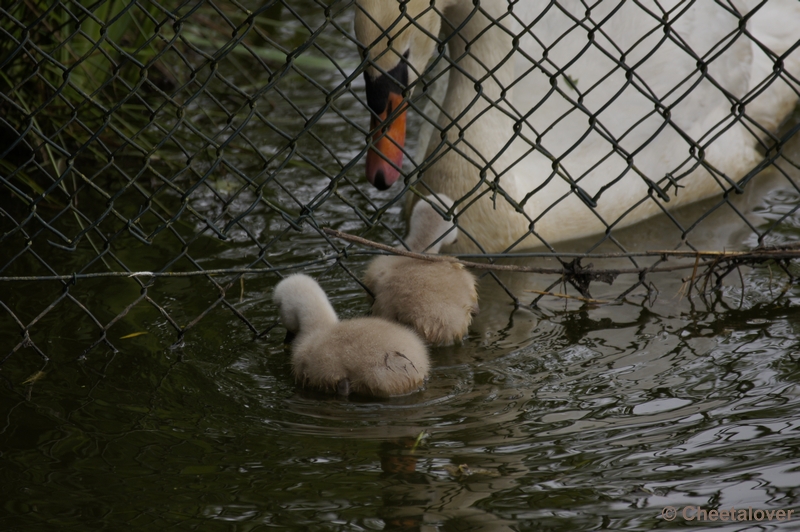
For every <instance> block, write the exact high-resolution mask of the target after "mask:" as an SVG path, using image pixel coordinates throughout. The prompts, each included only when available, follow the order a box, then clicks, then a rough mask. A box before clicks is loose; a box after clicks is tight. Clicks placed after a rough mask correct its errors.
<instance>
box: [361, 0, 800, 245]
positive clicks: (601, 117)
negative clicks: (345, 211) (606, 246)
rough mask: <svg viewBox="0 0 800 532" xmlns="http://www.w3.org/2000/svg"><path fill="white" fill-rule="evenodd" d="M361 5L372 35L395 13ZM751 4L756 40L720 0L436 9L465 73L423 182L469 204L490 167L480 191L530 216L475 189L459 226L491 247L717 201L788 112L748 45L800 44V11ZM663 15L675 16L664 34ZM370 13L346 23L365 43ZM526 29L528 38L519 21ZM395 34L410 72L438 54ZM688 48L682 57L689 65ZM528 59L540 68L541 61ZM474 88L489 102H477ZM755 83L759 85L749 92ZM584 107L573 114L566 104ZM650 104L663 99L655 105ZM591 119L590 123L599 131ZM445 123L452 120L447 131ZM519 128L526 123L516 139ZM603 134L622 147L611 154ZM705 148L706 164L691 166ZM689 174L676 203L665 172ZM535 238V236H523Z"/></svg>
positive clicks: (421, 7)
mask: <svg viewBox="0 0 800 532" xmlns="http://www.w3.org/2000/svg"><path fill="white" fill-rule="evenodd" d="M358 3H359V5H360V7H361V9H362V10H363V11H365V12H367V13H369V15H370V17H372V18H373V19H374V20H375V21H376V22H377V23H378V24H379V25H380V26H382V27H389V26H390V25H391V23H392V22H393V21H394V20H395V19H396V18H397V15H398V5H400V4H399V3H398V2H391V1H387V0H358ZM760 4H761V2H759V1H757V0H733V1H732V2H731V5H732V6H733V7H734V8H735V9H737V10H738V11H739V12H740V13H741V14H747V13H750V12H751V11H752V10H754V9H756V8H757V7H758V10H757V11H756V12H755V14H753V15H752V16H751V18H750V19H749V20H748V21H747V27H746V29H747V32H749V33H750V34H751V35H752V36H753V37H754V39H755V40H754V39H751V38H750V37H749V36H748V35H746V34H745V33H742V32H740V31H739V24H740V22H739V18H737V17H736V16H734V15H733V14H732V13H731V12H730V11H729V10H726V8H725V7H723V6H721V5H720V4H718V3H716V2H690V3H687V2H682V1H678V0H672V1H659V2H655V1H654V0H643V1H641V2H636V3H634V2H622V3H620V2H599V3H596V4H594V5H593V7H592V8H591V15H590V18H589V19H587V18H586V11H587V8H586V4H585V3H584V2H582V1H580V0H563V1H560V2H559V3H558V4H557V5H555V4H552V3H549V2H517V3H515V4H514V7H513V13H514V16H510V15H509V14H508V10H509V7H508V3H507V2H506V1H502V0H484V1H483V2H481V11H480V12H477V13H475V12H474V6H473V2H472V1H471V0H444V1H437V2H436V6H437V9H439V11H440V12H442V13H443V14H444V17H443V18H444V19H446V20H445V22H444V24H443V26H442V31H443V32H444V33H447V32H448V31H452V28H454V27H459V26H461V25H462V24H463V26H462V27H460V29H459V32H458V35H455V36H453V35H451V36H450V37H449V38H448V43H449V54H450V59H451V60H452V61H455V62H456V63H457V64H458V66H459V68H450V69H449V81H448V88H447V93H446V96H445V97H444V100H443V102H442V112H441V113H440V116H439V124H440V126H442V127H448V129H447V131H448V133H447V142H446V143H443V142H442V141H441V139H440V135H439V132H438V131H434V134H433V135H432V136H431V138H430V140H429V141H428V143H427V146H428V148H427V155H429V156H431V155H432V156H434V157H435V158H436V160H435V162H433V164H432V165H431V166H430V167H429V168H427V169H426V170H425V173H424V175H423V177H422V179H423V180H424V182H425V183H426V184H427V185H428V186H429V187H430V188H431V189H432V190H434V191H436V192H441V193H443V194H447V195H449V196H451V197H453V198H462V197H464V196H467V195H469V196H470V198H474V197H475V196H476V195H477V194H480V193H482V191H483V189H484V188H485V185H480V186H479V187H478V189H477V190H474V188H475V187H476V185H477V184H478V182H479V172H480V169H479V168H478V167H477V166H476V165H475V164H473V163H471V162H469V160H468V159H472V160H473V161H481V165H483V166H486V167H488V172H487V178H488V180H489V181H491V180H494V179H495V178H497V179H499V184H500V185H501V186H502V188H503V189H504V190H505V191H506V192H508V194H509V195H510V196H511V197H512V198H513V199H514V200H515V201H516V202H522V201H524V202H525V203H524V211H525V213H526V215H527V217H526V216H522V215H520V214H519V213H517V212H515V209H514V208H513V206H512V205H510V204H509V203H508V202H506V201H503V200H502V198H499V199H498V198H494V199H495V201H493V196H492V194H484V195H483V197H481V198H480V199H478V201H477V202H476V203H475V204H473V205H471V206H470V207H469V208H468V209H465V210H464V211H463V212H462V213H461V216H460V225H461V227H462V229H464V230H465V231H468V232H469V233H470V234H471V235H472V236H473V237H474V238H475V239H476V240H478V241H479V242H480V243H481V244H482V245H483V246H484V248H485V249H486V250H488V251H499V250H502V249H504V248H506V247H507V246H508V245H510V244H512V243H513V242H515V241H516V240H517V239H518V238H519V237H520V236H522V235H524V234H525V233H526V232H527V231H528V230H529V228H530V227H531V220H533V222H534V224H533V229H534V230H535V231H536V233H537V234H538V235H540V236H541V237H542V238H543V239H545V240H546V241H548V242H550V243H552V242H556V241H560V240H567V239H572V238H578V237H582V236H586V235H590V234H594V233H599V232H602V231H605V230H606V229H607V228H608V227H609V226H611V225H615V226H617V227H618V226H624V225H629V224H631V223H634V222H636V221H639V220H642V219H645V218H647V217H649V216H652V215H654V214H656V213H658V212H661V211H662V207H664V208H673V207H676V206H678V205H682V204H686V203H689V202H693V201H697V200H699V199H702V198H706V197H709V196H711V195H713V194H717V193H721V192H722V191H723V190H724V189H725V188H729V187H730V183H729V182H728V179H729V180H731V181H736V180H738V179H740V178H742V177H743V176H744V175H745V174H746V173H747V172H748V171H750V170H751V169H752V168H754V167H755V166H756V164H757V163H758V162H759V160H760V157H761V156H760V155H759V153H758V151H757V144H758V138H764V137H766V136H767V135H768V132H769V131H774V129H775V128H776V127H777V125H778V124H779V123H780V121H781V120H782V118H783V117H784V116H786V114H787V113H788V112H790V111H791V109H792V107H793V106H794V105H795V104H796V102H797V94H798V92H797V91H798V87H797V85H796V83H795V82H793V81H791V80H789V79H788V77H787V76H779V77H775V74H774V73H773V67H774V58H770V57H769V55H768V54H767V53H766V52H765V51H764V50H763V49H762V48H761V46H760V45H759V44H758V43H756V42H755V41H759V42H760V43H762V44H763V45H764V46H766V47H767V48H769V49H770V50H771V51H772V52H774V54H776V56H780V55H781V54H784V53H786V52H787V51H789V50H790V49H791V48H792V47H793V46H794V45H795V43H796V42H797V40H798V38H799V36H800V33H798V30H797V28H800V2H798V1H797V0H768V1H767V2H766V3H764V4H763V5H760ZM404 5H405V6H406V7H405V8H406V10H407V13H408V16H409V17H412V18H413V17H414V16H415V14H416V13H420V12H425V13H426V18H425V19H424V21H423V22H424V28H425V30H426V31H428V32H430V33H432V34H434V35H435V34H436V33H437V32H438V30H439V28H438V26H437V24H436V22H437V21H435V20H430V10H429V9H428V6H429V2H428V1H427V0H425V1H422V0H411V1H410V2H408V4H404ZM759 6H760V7H759ZM484 13H485V14H487V15H489V16H490V17H491V18H493V19H495V20H497V21H498V22H497V23H492V22H491V21H490V20H489V18H487V17H486V16H485V15H484ZM663 17H666V18H667V20H669V21H670V22H669V32H666V33H665V30H664V24H663V23H662V21H661V20H660V19H661V18H663ZM439 18H440V20H439V21H438V22H441V18H442V17H439ZM368 19H369V17H367V16H359V15H357V17H356V33H357V35H358V36H359V39H360V40H361V41H362V43H364V44H369V43H371V42H372V41H371V40H370V37H372V36H373V35H375V27H374V24H373V23H372V22H365V20H368ZM533 21H536V23H535V24H534V25H533V26H531V27H530V28H529V30H527V31H525V30H524V29H523V24H524V25H529V24H530V23H531V22H533ZM601 22H602V23H601ZM396 27H397V28H401V29H403V32H404V33H409V36H404V40H403V42H399V41H398V42H395V43H393V46H395V47H397V46H405V45H406V44H403V43H412V44H413V46H412V48H411V50H412V53H411V54H410V57H409V62H410V63H411V66H412V68H411V69H410V70H411V71H412V72H414V71H416V72H422V71H423V70H424V68H425V63H426V62H427V60H428V58H429V57H430V55H431V54H432V53H433V52H434V48H433V45H431V44H429V41H430V39H428V40H427V41H426V40H424V39H421V40H415V39H414V38H413V35H412V34H413V32H414V31H415V29H418V28H417V26H414V25H413V24H408V23H407V21H406V24H400V25H398V26H396ZM368 28H369V29H368ZM392 31H395V30H392ZM398 31H399V30H398ZM590 32H591V37H592V39H593V41H592V42H590V38H589V35H590ZM512 36H518V37H519V49H521V50H524V52H525V53H524V54H522V53H520V52H513V51H512V50H513V42H512V38H513V37H512ZM467 42H469V43H470V45H469V53H466V48H465V44H466V43H467ZM385 46H386V45H385V43H384V44H383V49H385ZM426 47H427V48H426ZM684 48H691V50H693V52H694V53H695V54H696V57H695V56H694V55H692V53H689V52H687V51H686V50H685V49H684ZM545 49H546V50H547V53H546V58H545V54H544V51H545ZM395 51H397V53H398V54H399V55H402V54H403V53H404V50H397V49H396V48H395ZM382 52H383V50H382V49H381V43H379V44H378V45H377V46H376V47H375V48H372V49H371V50H370V51H369V53H370V55H371V56H375V57H381V61H383V62H384V63H386V64H385V65H381V66H382V68H386V69H387V70H388V69H389V68H391V67H392V66H393V65H394V64H397V57H399V56H398V55H397V54H395V53H394V51H390V52H389V53H383V54H382ZM426 53H427V56H426ZM389 56H393V57H394V59H391V60H390V59H389ZM526 56H527V57H526ZM698 58H699V59H700V60H701V61H703V62H705V66H703V67H702V68H701V70H705V71H706V74H705V75H703V74H702V73H701V72H700V71H699V70H698ZM531 59H533V60H535V61H537V62H538V65H537V66H536V67H534V64H533V63H532V62H531ZM392 61H394V63H392ZM622 64H624V67H623V66H621V65H622ZM783 68H784V69H785V70H786V71H787V72H789V73H791V74H792V75H793V76H794V78H795V79H797V78H798V77H800V49H794V50H791V52H790V53H789V54H788V55H787V57H785V58H784V59H783ZM487 69H491V70H492V71H491V72H489V70H487ZM560 69H563V70H560ZM415 77H416V76H415V75H411V76H410V79H412V80H413V79H414V78H415ZM476 80H480V82H479V84H480V89H481V92H482V95H483V96H476V88H475V85H476ZM572 82H574V83H575V85H576V87H577V91H576V90H575V89H574V88H573V87H572V86H571V85H572ZM761 87H765V88H764V90H763V91H762V92H760V93H758V90H759V89H760V88H761ZM745 96H747V99H745V101H744V103H745V108H744V109H745V112H746V115H747V117H748V118H743V119H741V120H740V118H739V115H737V114H736V112H734V113H732V111H731V109H732V107H733V106H734V102H735V101H736V100H737V99H741V98H742V97H745ZM579 99H580V103H581V105H582V106H583V110H577V109H576V108H575V105H574V103H573V102H572V101H570V100H573V101H578V100H579ZM656 100H658V101H660V102H661V106H660V107H659V108H658V110H657V109H656V104H655V103H654V101H656ZM665 110H668V113H666V112H665ZM590 116H591V117H592V118H591V119H592V120H596V123H597V127H596V128H594V129H593V128H591V127H590V124H589V121H590ZM452 117H459V119H458V121H457V124H456V126H455V127H452V124H451V120H452ZM518 120H522V121H523V124H524V125H523V127H522V128H521V131H520V135H519V136H516V137H515V136H514V124H515V122H516V121H518ZM751 120H752V121H757V122H758V123H759V124H761V126H762V127H763V128H764V130H761V129H759V127H757V126H754V125H753V123H752V121H751ZM748 129H749V130H748ZM598 130H599V131H600V132H602V134H601V133H600V132H598ZM604 135H605V136H606V137H611V138H614V139H615V140H616V144H617V147H616V149H615V147H614V143H612V142H609V140H608V139H607V138H604ZM423 140H424V139H423ZM537 141H539V142H541V146H542V147H543V148H544V149H546V150H547V151H548V152H549V153H550V154H552V155H553V156H554V157H556V158H558V159H559V162H560V168H559V172H560V173H562V174H564V175H568V176H570V177H571V178H572V179H573V180H575V181H577V184H578V185H579V186H580V187H581V188H582V189H583V190H584V191H585V192H586V193H587V194H588V195H590V196H596V199H597V207H596V209H594V211H593V209H591V208H589V207H588V206H587V205H586V204H585V203H584V202H582V201H581V200H580V198H578V197H577V196H576V195H575V194H573V193H570V185H569V184H568V183H567V182H566V180H565V179H564V176H563V175H561V176H559V175H555V174H554V171H553V162H552V160H551V159H549V158H548V157H547V156H545V155H543V154H542V153H541V152H539V151H535V150H533V151H532V150H531V144H533V143H536V142H537ZM448 144H449V146H454V147H455V149H449V148H448ZM693 144H694V146H693ZM700 150H702V152H703V157H702V159H701V160H698V157H697V156H696V154H698V153H699V152H700ZM690 151H693V152H694V154H695V156H692V155H690ZM498 154H499V155H498ZM629 158H630V162H629V160H628V159H629ZM683 173H688V175H687V176H686V177H685V178H683V179H681V180H680V185H682V186H683V187H684V188H681V189H680V190H679V191H678V192H677V194H676V189H675V187H674V186H673V187H667V186H666V185H667V183H668V180H667V179H665V176H666V175H667V174H670V175H672V176H674V177H679V176H681V174H683ZM498 176H499V177H498ZM642 176H645V177H646V178H647V179H649V180H651V181H653V182H656V183H657V184H658V186H659V187H660V188H662V189H665V190H667V193H668V195H669V197H670V201H669V202H668V203H667V202H664V200H663V199H660V198H658V197H657V196H656V195H655V194H653V195H652V196H651V197H648V189H649V185H648V183H647V182H646V180H645V179H644V178H643V177H642ZM606 186H608V187H609V188H607V189H605V190H604V189H603V187H606ZM534 190H537V192H536V193H535V194H533V195H530V196H528V195H529V194H530V193H531V192H532V191H534ZM528 218H530V219H528ZM540 243H541V242H540V241H539V240H537V239H534V238H533V237H531V238H529V239H528V240H527V241H526V244H527V245H537V244H540ZM472 247H474V246H473V244H471V241H470V239H468V238H462V239H460V241H459V243H458V244H456V249H459V250H467V249H471V248H472Z"/></svg>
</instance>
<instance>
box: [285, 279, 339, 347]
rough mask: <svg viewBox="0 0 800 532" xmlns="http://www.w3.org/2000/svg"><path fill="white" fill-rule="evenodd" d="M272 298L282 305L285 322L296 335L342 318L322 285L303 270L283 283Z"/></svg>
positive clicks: (288, 328)
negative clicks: (337, 314) (338, 316)
mask: <svg viewBox="0 0 800 532" xmlns="http://www.w3.org/2000/svg"><path fill="white" fill-rule="evenodd" d="M272 300H273V301H274V302H275V303H276V304H277V305H278V307H279V308H280V315H281V323H283V326H284V327H286V330H287V331H289V332H290V333H292V334H298V333H300V332H301V331H304V330H308V329H309V328H313V327H320V326H324V325H331V324H334V323H336V322H337V321H339V319H338V318H337V317H336V311H334V310H333V307H332V306H331V303H330V301H328V296H326V295H325V292H324V291H323V290H322V287H321V286H320V285H319V284H318V283H317V282H316V281H315V280H314V279H312V278H311V277H309V276H308V275H304V274H302V273H297V274H294V275H290V276H289V277H287V278H286V279H284V280H283V281H281V282H279V283H278V285H277V286H276V287H275V291H274V292H273V294H272Z"/></svg>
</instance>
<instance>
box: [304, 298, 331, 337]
mask: <svg viewBox="0 0 800 532" xmlns="http://www.w3.org/2000/svg"><path fill="white" fill-rule="evenodd" d="M298 311H299V312H298V313H299V316H298V318H299V322H300V331H299V332H300V334H303V333H307V332H311V331H315V330H319V329H322V328H327V327H330V326H331V325H335V324H336V323H338V322H339V318H338V317H337V316H336V311H335V310H333V306H332V305H331V302H330V301H328V298H327V297H322V298H316V297H315V298H309V299H308V300H307V301H304V304H303V305H302V306H301V307H300V308H299V309H298Z"/></svg>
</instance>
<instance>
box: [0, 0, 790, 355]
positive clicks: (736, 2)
mask: <svg viewBox="0 0 800 532" xmlns="http://www.w3.org/2000/svg"><path fill="white" fill-rule="evenodd" d="M798 6H800V4H799V3H798V2H797V1H796V0H763V1H753V0H726V1H723V0H717V1H714V2H712V1H710V0H708V1H706V0H702V1H699V0H698V1H688V0H664V1H655V0H639V1H625V0H599V1H597V2H591V1H589V2H587V1H578V0H558V1H555V0H554V1H550V2H544V1H542V2H538V1H537V2H533V1H531V2H527V1H511V0H507V1H506V0H474V1H472V0H470V1H465V0H444V1H442V0H424V1H423V0H397V1H395V0H358V1H353V0H349V1H337V0H330V1H313V0H292V1H288V0H281V1H266V2H264V1H261V2H255V1H245V0H241V1H237V0H230V1H227V2H223V1H211V0H206V1H203V0H193V1H185V2H180V1H176V2H172V3H170V2H155V1H147V0H123V1H120V0H59V1H51V0H46V1H45V0H17V1H12V2H10V3H9V2H5V3H4V4H3V7H0V32H2V37H0V87H1V90H0V109H1V112H0V138H1V139H2V140H1V141H0V187H2V192H0V224H1V225H2V231H0V234H1V235H2V236H0V249H1V250H2V253H0V286H2V297H0V306H1V307H2V310H1V311H0V313H1V314H2V315H0V321H2V322H3V329H2V330H4V331H11V330H16V331H18V332H19V335H18V336H16V337H15V338H5V339H3V340H2V344H3V345H2V349H3V352H2V353H0V360H3V361H5V360H6V359H8V357H10V356H12V355H13V354H14V353H17V352H22V351H31V350H32V351H35V352H37V353H39V354H40V355H41V356H42V357H45V359H46V358H47V355H46V351H47V347H46V346H45V345H44V344H45V343H46V341H47V340H46V339H47V329H48V327H49V325H48V324H52V323H53V320H55V319H57V317H58V316H60V315H62V314H63V313H65V312H66V311H67V310H69V312H70V313H71V314H70V315H71V316H75V315H76V313H77V316H78V317H77V318H75V325H74V330H75V331H81V332H79V333H76V335H77V336H78V337H79V338H80V340H79V341H78V345H79V346H80V348H81V350H82V351H83V353H88V352H89V351H91V350H92V349H94V348H97V347H98V346H103V345H105V346H110V347H111V348H114V341H112V336H114V335H112V334H110V333H109V331H111V330H112V328H114V327H115V326H116V325H117V324H119V323H120V322H121V320H123V318H126V317H130V316H132V315H134V314H135V313H136V312H139V310H140V309H142V308H144V309H147V311H148V312H151V313H152V311H155V313H156V315H157V317H158V319H160V320H161V321H162V322H163V323H166V324H168V325H169V326H171V327H172V328H174V330H175V331H176V332H177V335H178V337H179V339H180V338H183V336H184V335H185V334H186V333H187V331H189V330H192V329H193V328H195V327H196V326H197V324H198V323H200V322H201V321H202V320H203V319H210V318H208V317H209V316H211V315H214V313H216V312H220V311H221V312H226V313H233V314H234V315H235V316H237V317H238V318H239V319H240V320H241V321H242V322H243V323H244V324H245V325H246V326H247V327H249V329H250V330H251V331H252V332H253V333H254V334H255V335H262V334H264V333H265V332H266V331H268V330H269V329H270V328H271V327H272V326H273V325H274V324H275V315H274V312H272V311H271V310H269V311H265V310H261V309H263V307H264V305H265V302H268V295H266V296H264V297H263V298H262V299H261V300H258V299H255V300H252V301H250V300H245V299H244V298H243V293H244V280H245V279H248V282H256V283H261V284H260V285H258V286H260V287H261V288H263V290H262V292H263V293H265V294H268V292H269V288H270V287H271V286H272V285H273V284H274V283H275V282H276V281H277V280H278V279H279V278H280V277H281V276H282V275H285V274H287V273H290V272H293V271H302V270H312V271H315V272H318V273H319V272H333V274H334V275H344V276H346V277H348V279H350V278H351V280H348V282H349V283H350V284H351V286H353V287H354V290H355V288H358V286H359V285H358V279H359V277H360V275H361V270H362V267H363V265H364V263H365V261H366V260H368V259H369V257H370V256H371V255H372V254H374V253H379V252H384V251H380V250H377V251H376V250H375V249H374V247H371V244H370V243H372V242H376V243H382V244H384V245H390V246H396V245H398V243H402V238H401V237H402V235H403V232H404V227H405V224H404V221H403V215H402V214H401V210H403V209H402V208H403V206H404V205H405V206H406V208H405V211H408V209H407V206H408V204H410V202H413V201H416V200H418V199H419V198H420V197H422V196H425V195H427V194H430V193H431V192H433V193H444V194H447V195H449V196H450V197H452V198H453V199H455V205H454V207H453V209H451V210H450V211H449V212H448V215H450V216H452V217H453V219H454V221H455V223H456V225H457V226H458V227H459V229H460V231H461V236H460V237H459V242H458V244H457V245H456V247H455V248H453V250H452V251H454V252H456V253H457V254H459V256H460V257H461V258H462V259H463V260H465V261H471V262H473V263H476V264H475V266H476V268H482V269H481V270H478V272H479V273H481V274H482V275H484V276H485V277H487V278H488V279H487V282H490V283H491V282H494V283H496V284H497V288H498V290H500V291H502V292H503V293H505V294H507V297H508V299H509V302H511V303H514V304H516V305H537V304H539V303H540V302H541V301H542V298H543V297H548V296H545V295H543V294H542V293H541V292H551V291H560V292H569V293H571V294H573V296H574V297H576V298H578V299H581V298H583V299H584V300H585V299H589V298H591V296H592V293H591V291H590V288H591V287H593V286H594V284H593V283H596V282H597V281H606V282H611V281H615V284H614V285H613V286H614V288H613V290H614V293H613V294H612V295H613V296H614V298H617V299H622V298H626V297H632V295H635V294H640V295H642V294H643V295H642V297H652V296H653V293H654V290H657V286H656V284H657V283H655V282H654V279H655V277H654V276H655V275H656V274H657V272H660V271H667V270H677V269H682V270H681V271H683V272H684V273H683V275H685V276H686V278H687V279H688V283H689V286H688V288H689V290H691V289H692V288H697V290H701V288H702V289H708V288H709V287H711V286H713V285H714V284H715V283H718V282H719V281H720V280H721V279H722V278H723V277H724V276H725V275H727V274H728V273H731V272H734V271H737V269H738V268H739V266H741V265H747V264H754V263H756V262H761V261H764V260H771V261H772V263H771V264H773V266H774V265H775V264H777V265H778V266H779V267H780V268H783V269H784V271H785V272H786V273H787V274H788V275H789V278H790V279H791V278H792V277H791V272H792V270H791V265H790V262H789V261H790V260H791V259H792V258H794V257H796V256H797V255H796V254H797V249H796V248H794V247H792V243H793V241H795V240H796V238H797V232H796V230H793V227H792V226H793V224H794V223H795V222H793V220H796V218H793V217H796V211H797V209H798V207H800V205H798V203H797V201H796V198H797V197H798V194H800V187H799V186H798V185H799V184H800V177H798V176H800V172H799V171H798V170H799V169H800V161H798V159H800V157H798V154H800V150H798V148H797V146H798V137H800V135H798V130H800V118H799V116H800V115H798V113H797V111H796V107H795V106H796V103H797V101H798V99H799V98H800V50H798V47H800V40H799V39H800V31H798V28H800V7H798ZM365 173H366V175H365ZM395 181H397V184H395V185H393V186H391V185H392V183H393V182H395ZM762 181H764V182H770V183H771V184H770V187H769V188H767V189H764V190H776V189H779V190H782V191H783V192H781V193H782V194H784V196H785V197H784V203H783V204H782V206H781V208H780V209H777V210H773V211H770V214H769V216H762V217H760V218H757V219H756V218H754V217H753V216H751V213H750V212H749V211H748V208H749V206H750V205H751V204H752V202H753V201H756V200H758V199H759V198H761V192H762V191H761V189H759V188H758V185H759V183H760V182H762ZM373 185H374V186H373ZM390 186H391V188H389V187H390ZM387 189H388V190H387ZM786 198H788V199H786ZM701 200H702V201H701ZM699 201H700V203H699V204H698V203H697V202H699ZM748 201H749V202H750V203H748ZM698 205H699V206H698ZM686 206H688V207H686ZM720 213H724V216H725V217H727V218H725V219H726V220H730V219H733V220H734V221H735V224H734V225H735V226H736V228H737V229H736V232H735V233H734V234H735V238H736V241H735V243H733V244H731V243H726V244H725V246H726V247H727V248H728V249H730V248H731V247H735V248H737V249H739V250H742V253H741V254H734V253H724V250H723V249H716V250H713V249H712V250H707V249H706V250H705V251H709V252H708V253H697V251H699V250H702V249H703V248H702V245H703V243H704V242H707V241H709V240H708V239H707V237H708V234H707V233H708V231H710V230H714V231H716V230H717V229H709V227H714V228H718V227H719V226H718V225H717V226H714V225H710V224H712V219H715V217H717V216H718V215H720ZM654 217H655V218H654ZM626 228H627V229H626ZM342 233H347V234H351V235H354V236H356V237H361V238H363V239H366V240H367V241H368V242H367V243H366V245H365V244H363V243H359V242H358V241H356V240H354V239H353V238H349V237H347V235H343V234H342ZM348 238H349V240H348ZM715 242H717V245H719V242H720V240H716V241H715ZM589 260H591V261H592V263H593V264H589ZM582 261H583V262H582ZM504 269H505V270H506V271H508V270H518V271H528V272H534V273H536V272H538V273H539V274H541V275H542V276H543V278H545V279H547V281H546V282H545V283H544V285H542V287H543V290H540V291H539V292H540V293H527V294H526V295H523V294H521V293H520V292H519V291H518V290H514V289H512V288H509V287H508V286H506V285H507V283H506V282H505V281H503V280H502V279H501V276H499V275H498V270H504ZM775 271H776V272H777V271H778V268H776V269H775ZM703 273H705V274H706V275H705V276H703ZM561 285H563V287H562V288H559V287H560V286H561ZM554 289H558V290H554ZM359 290H360V288H359ZM605 292H606V295H607V296H608V294H609V289H606V290H605ZM178 294H180V295H178ZM266 304H267V306H268V303H266ZM114 330H115V331H116V330H120V329H114ZM87 331H88V332H87ZM114 337H115V338H118V337H119V335H117V336H114Z"/></svg>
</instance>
